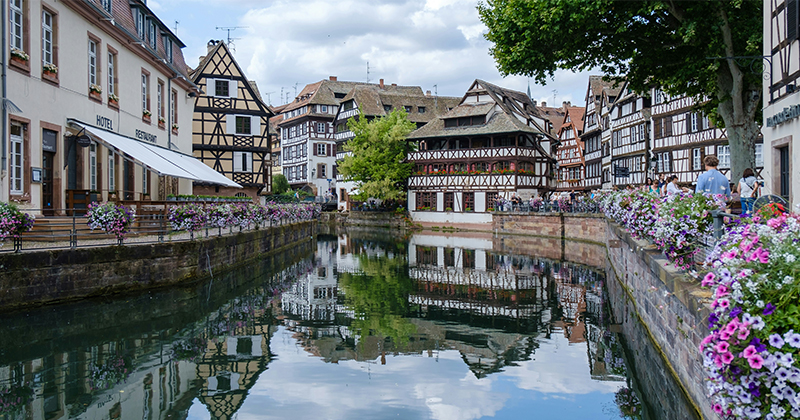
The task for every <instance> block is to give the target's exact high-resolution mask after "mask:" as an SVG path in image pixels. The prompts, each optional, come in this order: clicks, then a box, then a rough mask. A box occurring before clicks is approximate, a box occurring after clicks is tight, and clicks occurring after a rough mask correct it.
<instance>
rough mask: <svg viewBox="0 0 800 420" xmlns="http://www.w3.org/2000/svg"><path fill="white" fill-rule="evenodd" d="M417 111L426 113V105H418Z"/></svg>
mask: <svg viewBox="0 0 800 420" xmlns="http://www.w3.org/2000/svg"><path fill="white" fill-rule="evenodd" d="M417 112H419V113H420V114H424V113H425V107H424V106H418V107H417Z"/></svg>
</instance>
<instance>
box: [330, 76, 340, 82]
mask: <svg viewBox="0 0 800 420" xmlns="http://www.w3.org/2000/svg"><path fill="white" fill-rule="evenodd" d="M328 79H330V81H331V82H335V81H336V80H338V79H337V78H336V76H330V77H328Z"/></svg>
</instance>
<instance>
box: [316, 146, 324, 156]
mask: <svg viewBox="0 0 800 420" xmlns="http://www.w3.org/2000/svg"><path fill="white" fill-rule="evenodd" d="M325 149H326V147H325V143H317V147H316V153H315V154H316V155H317V156H325V155H326V154H327V153H326V150H325Z"/></svg>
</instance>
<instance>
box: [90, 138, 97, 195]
mask: <svg viewBox="0 0 800 420" xmlns="http://www.w3.org/2000/svg"><path fill="white" fill-rule="evenodd" d="M89 189H90V190H92V191H97V145H96V144H94V143H92V144H90V145H89Z"/></svg>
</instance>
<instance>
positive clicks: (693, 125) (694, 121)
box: [687, 112, 700, 133]
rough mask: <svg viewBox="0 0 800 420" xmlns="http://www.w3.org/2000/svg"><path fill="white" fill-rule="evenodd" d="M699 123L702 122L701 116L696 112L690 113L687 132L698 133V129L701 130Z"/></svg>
mask: <svg viewBox="0 0 800 420" xmlns="http://www.w3.org/2000/svg"><path fill="white" fill-rule="evenodd" d="M699 121H700V115H698V114H697V113H696V112H690V113H689V130H688V131H687V132H689V133H696V132H697V131H698V129H699V125H700V124H699Z"/></svg>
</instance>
